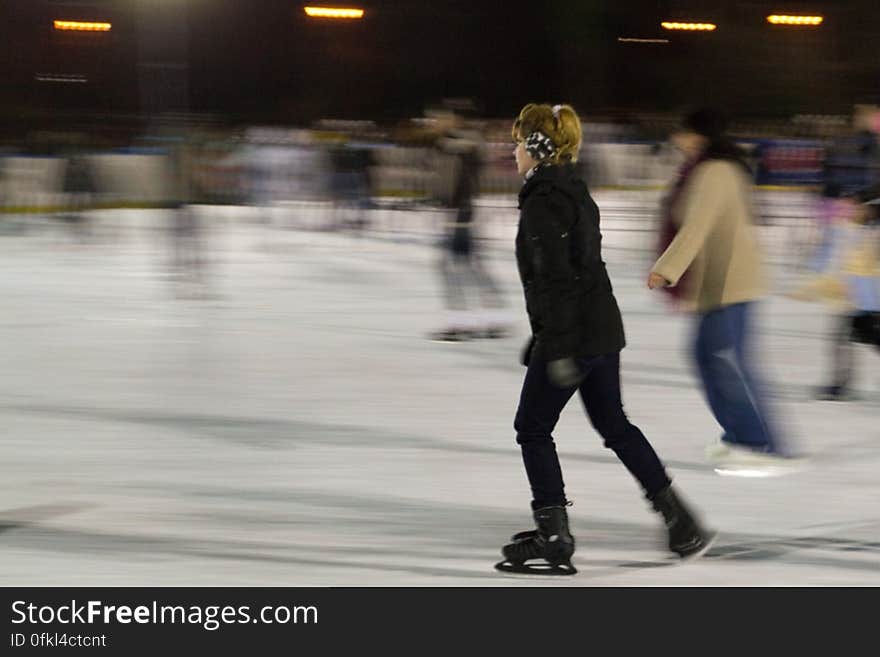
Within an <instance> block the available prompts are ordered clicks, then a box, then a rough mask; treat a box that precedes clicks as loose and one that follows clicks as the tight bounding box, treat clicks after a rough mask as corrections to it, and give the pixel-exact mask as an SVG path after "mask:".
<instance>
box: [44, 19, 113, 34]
mask: <svg viewBox="0 0 880 657" xmlns="http://www.w3.org/2000/svg"><path fill="white" fill-rule="evenodd" d="M54 24H55V29H56V30H69V31H74V32H109V31H110V29H111V28H112V27H113V24H112V23H92V22H87V21H55V23H54Z"/></svg>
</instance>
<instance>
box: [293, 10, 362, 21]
mask: <svg viewBox="0 0 880 657" xmlns="http://www.w3.org/2000/svg"><path fill="white" fill-rule="evenodd" d="M303 9H304V11H305V12H306V15H307V16H309V17H310V18H343V19H349V20H351V19H355V20H356V19H359V18H363V17H364V10H363V9H357V8H355V7H304V8H303Z"/></svg>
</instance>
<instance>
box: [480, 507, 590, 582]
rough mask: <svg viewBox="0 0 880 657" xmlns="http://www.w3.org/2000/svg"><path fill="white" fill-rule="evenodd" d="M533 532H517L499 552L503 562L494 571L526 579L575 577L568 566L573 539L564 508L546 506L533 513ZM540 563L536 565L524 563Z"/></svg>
mask: <svg viewBox="0 0 880 657" xmlns="http://www.w3.org/2000/svg"><path fill="white" fill-rule="evenodd" d="M534 516H535V524H536V525H537V529H536V530H531V531H526V532H520V533H519V534H515V535H514V536H513V539H512V540H513V542H512V543H509V544H507V545H505V546H504V547H503V548H502V549H501V554H502V555H504V561H501V562H499V563H497V564H495V568H496V569H497V570H500V571H502V572H505V573H522V574H528V575H574V574H575V573H577V570H576V569H575V567H574V566H572V565H571V556H572V555H573V554H574V537H573V536H572V535H571V532H569V530H568V514H567V513H566V510H565V507H564V506H548V507H544V508H543V509H538V510H537V511H535V513H534ZM536 559H540V560H541V562H539V563H527V562H528V561H532V560H536Z"/></svg>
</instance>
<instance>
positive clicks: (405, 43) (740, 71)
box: [0, 0, 880, 125]
mask: <svg viewBox="0 0 880 657" xmlns="http://www.w3.org/2000/svg"><path fill="white" fill-rule="evenodd" d="M139 3H140V4H139ZM304 4H307V3H303V2H292V1H290V0H137V1H136V0H91V1H90V2H73V1H67V2H64V1H53V0H0V16H2V20H0V49H2V58H0V118H3V120H4V121H5V122H6V123H7V125H9V124H10V123H15V122H17V121H25V120H28V119H30V118H33V117H39V116H57V114H58V113H59V112H71V111H90V112H97V113H106V114H130V113H137V112H139V111H143V110H145V109H146V108H147V106H148V105H150V104H151V103H153V104H154V105H155V106H156V107H162V108H163V109H168V108H171V109H189V110H192V111H195V112H202V113H210V114H226V115H230V116H235V117H238V118H241V119H243V120H260V121H283V122H287V123H305V122H308V121H310V120H312V119H314V118H317V117H331V118H374V119H391V118H398V117H404V116H412V115H415V114H419V113H421V111H422V110H423V109H424V108H425V106H426V105H428V104H430V103H432V102H436V101H437V100H439V99H441V98H444V97H451V96H455V97H463V96H467V97H473V98H475V99H476V100H477V101H478V102H479V105H480V107H481V110H482V112H483V113H484V114H486V115H490V116H503V115H509V114H511V113H512V112H513V111H515V110H516V109H518V108H519V107H520V106H521V105H522V104H523V103H524V102H526V101H529V100H552V101H562V100H566V101H570V102H572V103H574V104H575V105H576V106H577V107H578V109H579V110H581V111H582V112H587V113H590V112H592V113H606V114H612V113H616V114H621V113H627V112H654V111H667V110H673V109H676V108H678V107H680V106H681V105H683V104H687V103H694V102H714V103H719V104H724V105H726V106H728V107H730V108H731V109H733V110H734V111H736V112H738V113H739V114H743V115H755V116H786V115H790V114H792V113H803V112H806V113H848V112H849V111H850V110H851V108H852V105H853V104H854V103H857V102H877V101H878V100H880V49H878V44H877V40H876V35H877V34H878V32H880V30H878V28H880V18H878V16H877V14H878V12H877V11H876V8H877V0H848V1H839V2H831V1H830V0H826V1H825V2H813V1H811V0H804V1H803V2H799V3H796V4H792V3H788V2H785V1H783V2H765V1H763V0H761V1H751V2H749V1H746V2H742V1H732V0H718V1H714V2H704V1H699V0H690V1H674V0H661V1H657V0H653V1H649V0H617V1H612V0H582V1H576V0H567V1H562V0H535V1H534V2H528V3H521V2H498V1H496V0H486V1H479V0H473V1H465V0H436V1H433V2H422V1H416V0H410V1H402V0H366V1H365V2H361V3H356V2H352V3H338V4H340V5H341V6H362V7H364V8H365V9H366V10H367V15H366V18H365V19H364V20H362V21H353V22H339V21H316V20H311V19H308V18H306V17H305V15H304V14H303V12H302V6H303V5H304ZM313 4H320V3H318V2H315V3H313ZM324 4H333V3H324ZM138 7H140V8H141V9H140V14H139V13H138ZM781 12H789V13H794V12H800V13H819V14H822V15H824V16H825V17H826V20H825V24H824V25H822V27H821V28H820V29H794V28H782V27H773V26H770V25H768V24H767V23H766V22H765V21H764V16H766V15H767V14H768V13H781ZM139 16H140V17H141V21H140V23H139V22H138V17H139ZM53 18H71V19H75V18H79V19H85V20H88V19H93V20H107V21H111V22H112V23H113V30H112V31H111V32H110V33H105V34H83V33H59V32H55V31H54V30H53V29H52V28H51V20H52V19H53ZM676 18H680V19H690V20H699V21H712V22H715V23H717V24H718V25H719V29H718V30H717V31H716V32H714V33H708V34H707V33H681V32H674V33H670V32H664V31H663V30H662V29H661V28H660V26H659V23H660V21H661V20H664V19H676ZM139 25H140V28H139V27H138V26H139ZM621 36H623V37H643V38H644V37H665V38H669V39H670V40H671V43H670V44H669V45H642V44H623V43H619V42H618V41H617V38H618V37H621ZM139 43H140V44H141V47H140V50H139V47H138V44H139ZM184 64H186V66H183V65H184ZM186 71H188V75H187V74H186ZM37 73H66V74H82V75H85V76H87V77H88V80H89V81H88V83H87V84H79V85H71V84H51V83H45V82H38V81H37V80H36V79H35V75H36V74H37ZM144 80H146V81H147V83H146V84H144ZM139 81H140V82H139ZM145 88H146V89H147V90H148V91H146V92H144V89H145ZM145 94H146V95H145ZM156 94H159V95H160V96H163V95H164V97H163V98H159V99H157V98H156ZM148 96H149V97H148Z"/></svg>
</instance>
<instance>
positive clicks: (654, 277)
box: [648, 271, 669, 290]
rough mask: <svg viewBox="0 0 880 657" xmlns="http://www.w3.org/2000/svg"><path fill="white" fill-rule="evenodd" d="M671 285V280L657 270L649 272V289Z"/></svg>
mask: <svg viewBox="0 0 880 657" xmlns="http://www.w3.org/2000/svg"><path fill="white" fill-rule="evenodd" d="M668 285H669V281H667V280H666V279H665V278H663V277H662V276H661V275H660V274H658V273H657V272H655V271H652V272H651V273H650V274H648V289H649V290H656V289H657V288H658V287H667V286H668Z"/></svg>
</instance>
